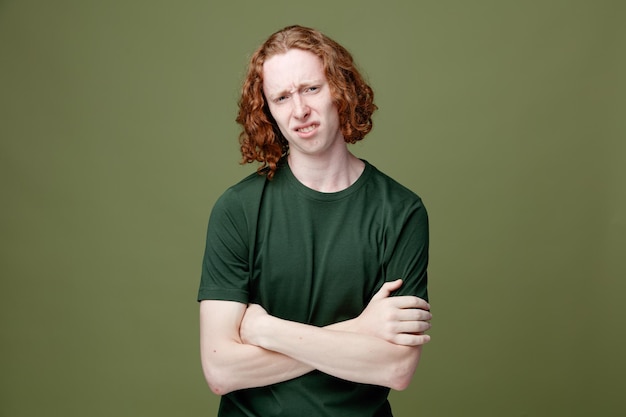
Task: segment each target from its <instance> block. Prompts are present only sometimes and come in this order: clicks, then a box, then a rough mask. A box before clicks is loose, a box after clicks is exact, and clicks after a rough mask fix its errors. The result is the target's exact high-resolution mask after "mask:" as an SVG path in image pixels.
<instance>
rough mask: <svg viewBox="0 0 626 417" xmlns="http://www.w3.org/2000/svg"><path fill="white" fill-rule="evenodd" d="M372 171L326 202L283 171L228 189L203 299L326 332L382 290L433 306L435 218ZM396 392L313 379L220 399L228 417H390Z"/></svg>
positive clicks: (211, 242) (215, 219)
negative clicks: (260, 310) (392, 288)
mask: <svg viewBox="0 0 626 417" xmlns="http://www.w3.org/2000/svg"><path fill="white" fill-rule="evenodd" d="M364 162H365V170H364V171H363V173H362V174H361V176H360V177H359V179H358V180H357V181H356V182H355V183H354V184H352V185H351V186H350V187H348V188H347V189H345V190H343V191H339V192H335V193H321V192H317V191H314V190H312V189H310V188H307V187H305V186H304V185H303V184H301V183H300V182H299V181H298V180H297V179H296V178H295V177H294V175H293V174H292V172H291V170H290V169H289V166H288V164H287V163H283V164H281V166H280V168H279V169H278V171H277V172H276V175H275V176H274V179H273V180H271V181H268V180H267V179H266V178H265V177H264V176H260V175H258V174H252V175H250V176H249V177H247V178H246V179H244V180H243V181H241V182H240V183H238V184H236V185H235V186H233V187H231V188H229V189H228V190H227V191H226V192H225V193H224V194H223V195H222V196H221V197H220V198H219V199H218V201H217V202H216V204H215V206H214V208H213V210H212V212H211V217H210V220H209V227H208V232H207V244H206V250H205V256H204V260H203V268H202V278H201V283H200V289H199V293H198V299H199V300H203V299H217V300H230V301H237V302H241V303H257V304H260V305H261V306H263V307H264V308H265V309H266V310H267V312H268V313H269V314H271V315H273V316H276V317H279V318H282V319H286V320H291V321H295V322H300V323H306V324H311V325H315V326H325V325H328V324H331V323H336V322H338V321H343V320H346V319H350V318H354V317H356V316H358V315H359V314H360V313H361V312H362V311H363V309H364V308H365V307H366V306H367V304H368V302H369V300H370V299H371V298H372V296H373V295H374V294H375V293H376V291H378V289H379V288H380V287H381V286H382V284H383V283H384V282H385V281H393V280H395V279H397V278H402V279H403V280H404V284H403V286H402V287H401V288H400V289H399V290H398V291H397V294H394V295H408V294H410V295H416V296H418V297H421V298H424V299H428V293H427V288H426V284H427V272H426V270H427V264H428V217H427V214H426V209H425V208H424V205H423V204H422V201H421V199H420V198H419V197H418V196H417V195H416V194H415V193H413V192H412V191H410V190H408V189H407V188H405V187H403V186H402V185H400V184H398V183H397V182H396V181H394V180H393V179H391V178H390V177H388V176H386V175H385V174H383V173H381V172H380V171H378V170H377V169H376V168H375V167H374V166H372V165H370V164H369V163H368V162H367V161H364ZM388 393H389V389H388V388H385V387H379V386H374V385H367V384H359V383H354V382H350V381H344V380H341V379H339V378H335V377H333V376H330V375H327V374H324V373H322V372H319V371H313V372H310V373H308V374H306V375H303V376H301V377H299V378H295V379H293V380H290V381H285V382H282V383H279V384H274V385H271V386H268V387H260V388H253V389H245V390H240V391H235V392H232V393H230V394H227V395H225V396H223V397H222V402H221V405H220V414H219V415H220V416H221V417H234V416H253V415H254V416H262V417H266V416H337V417H351V416H355V417H357V416H358V417H368V416H372V417H374V416H376V417H378V416H391V410H390V407H389V403H388V401H387V395H388Z"/></svg>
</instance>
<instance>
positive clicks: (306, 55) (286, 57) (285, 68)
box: [263, 49, 326, 93]
mask: <svg viewBox="0 0 626 417" xmlns="http://www.w3.org/2000/svg"><path fill="white" fill-rule="evenodd" d="M325 79H326V77H325V75H324V65H323V64H322V60H321V59H320V58H319V57H318V56H317V55H315V54H313V53H312V52H309V51H303V50H301V49H290V50H289V51H287V52H285V53H284V54H277V55H273V56H272V57H270V58H268V59H267V60H266V61H265V63H264V64H263V89H264V90H265V91H266V93H267V92H281V91H283V90H290V89H293V88H297V87H299V86H301V85H302V84H307V83H311V82H320V81H324V80H325Z"/></svg>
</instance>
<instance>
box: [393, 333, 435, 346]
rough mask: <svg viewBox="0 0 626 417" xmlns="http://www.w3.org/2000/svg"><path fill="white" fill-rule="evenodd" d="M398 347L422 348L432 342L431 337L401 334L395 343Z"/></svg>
mask: <svg viewBox="0 0 626 417" xmlns="http://www.w3.org/2000/svg"><path fill="white" fill-rule="evenodd" d="M393 342H394V343H395V344H396V345H403V346H421V345H425V344H426V343H428V342H430V336H429V335H427V334H406V333H403V334H399V335H398V336H397V337H396V338H395V339H394V341H393Z"/></svg>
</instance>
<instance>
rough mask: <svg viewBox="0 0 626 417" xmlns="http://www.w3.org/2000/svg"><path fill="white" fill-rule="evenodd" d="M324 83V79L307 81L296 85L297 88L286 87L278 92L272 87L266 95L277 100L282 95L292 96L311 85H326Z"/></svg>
mask: <svg viewBox="0 0 626 417" xmlns="http://www.w3.org/2000/svg"><path fill="white" fill-rule="evenodd" d="M324 83H325V81H324V80H311V81H305V82H302V83H300V84H298V85H297V86H295V88H285V89H284V90H280V91H277V92H273V91H271V88H270V89H269V90H270V91H268V92H267V93H266V95H267V97H268V98H269V99H270V100H277V99H279V98H281V97H285V96H290V95H291V94H293V93H294V92H296V91H302V90H306V89H307V88H310V87H321V86H322V85H324Z"/></svg>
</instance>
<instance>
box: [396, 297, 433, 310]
mask: <svg viewBox="0 0 626 417" xmlns="http://www.w3.org/2000/svg"><path fill="white" fill-rule="evenodd" d="M392 301H393V305H394V306H396V307H398V308H414V309H422V310H427V311H428V310H430V304H428V303H427V302H426V300H423V299H421V298H419V297H415V296H412V295H399V296H396V297H393V299H392Z"/></svg>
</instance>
